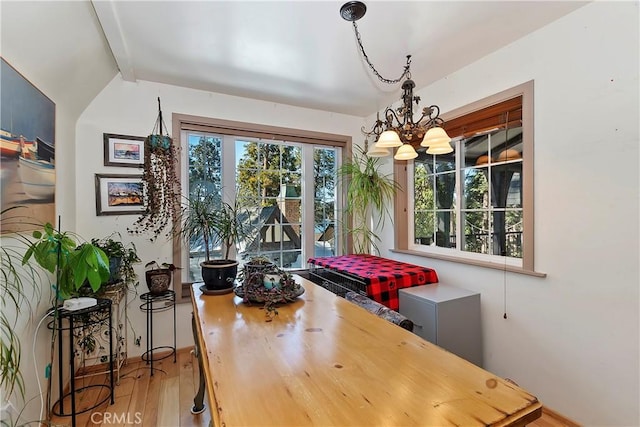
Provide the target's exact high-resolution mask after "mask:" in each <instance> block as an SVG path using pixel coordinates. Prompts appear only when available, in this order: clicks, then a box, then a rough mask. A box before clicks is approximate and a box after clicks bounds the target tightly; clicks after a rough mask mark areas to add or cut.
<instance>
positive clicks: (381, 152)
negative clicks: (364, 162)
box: [367, 144, 391, 157]
mask: <svg viewBox="0 0 640 427" xmlns="http://www.w3.org/2000/svg"><path fill="white" fill-rule="evenodd" d="M390 154H391V150H389V149H388V148H383V147H379V146H378V144H373V146H372V148H371V150H369V151H367V156H369V157H386V156H388V155H390Z"/></svg>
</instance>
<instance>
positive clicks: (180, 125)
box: [171, 113, 352, 302]
mask: <svg viewBox="0 0 640 427" xmlns="http://www.w3.org/2000/svg"><path fill="white" fill-rule="evenodd" d="M171 124H172V138H173V140H174V141H175V143H176V145H177V146H178V147H180V148H181V150H182V147H183V141H182V135H183V134H184V133H186V131H194V132H203V133H208V134H217V135H222V136H239V137H245V138H247V139H269V140H271V139H275V140H281V141H287V142H294V143H300V144H301V145H303V146H305V145H306V146H309V147H310V148H311V152H313V151H312V146H313V145H315V146H326V147H337V148H341V149H342V156H341V157H339V158H338V162H341V161H344V159H346V158H348V157H350V155H351V152H352V137H351V136H348V135H340V134H333V133H327V132H318V131H311V130H303V129H294V128H286V127H279V126H271V125H264V124H258V123H247V122H239V121H233V120H225V119H217V118H211V117H203V116H194V115H190V114H183V113H173V114H172V121H171ZM223 150H224V148H223ZM303 151H304V150H303ZM183 157H184V156H183V155H182V154H181V155H180V161H179V162H178V164H177V166H176V167H177V174H178V176H180V177H182V173H183V172H182V168H183V167H184V165H183V163H182V162H183ZM303 162H305V157H304V155H303ZM303 167H304V166H303ZM223 173H225V172H224V170H223ZM338 181H339V180H338ZM336 186H337V191H336V194H337V199H339V202H340V203H341V204H344V203H345V194H344V191H343V189H342V185H341V184H340V183H339V182H336ZM311 199H313V195H311ZM306 201H308V199H305V200H304V201H303V203H305V202H306ZM336 203H338V200H336ZM305 211H306V209H303V217H304V215H305ZM311 218H312V219H313V210H312V212H311ZM179 233H180V227H179V224H178V225H177V226H175V227H174V236H173V238H172V248H173V263H174V265H176V266H177V267H178V268H179V269H177V270H176V271H174V273H173V283H174V284H176V283H180V284H181V287H180V288H178V287H177V286H175V285H174V289H175V290H176V294H177V296H178V300H180V301H181V302H188V301H189V298H190V295H191V283H189V282H183V281H182V271H181V268H182V249H183V247H184V245H183V242H182V239H181V238H180V236H179ZM348 244H349V242H347V248H348Z"/></svg>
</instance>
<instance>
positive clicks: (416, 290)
mask: <svg viewBox="0 0 640 427" xmlns="http://www.w3.org/2000/svg"><path fill="white" fill-rule="evenodd" d="M399 298H400V309H399V311H400V313H401V314H402V315H404V316H406V317H407V318H409V319H411V321H413V323H414V327H413V332H414V333H416V334H417V335H419V336H421V337H422V338H424V339H425V340H427V341H429V342H431V343H433V344H436V345H438V346H439V347H442V348H444V349H445V350H448V351H450V352H451V353H453V354H456V355H458V356H460V357H462V358H463V359H466V360H468V361H469V362H471V363H473V364H475V365H477V366H482V326H481V320H480V294H479V293H477V292H472V291H469V290H467V289H462V288H457V287H455V286H450V285H446V284H443V283H435V284H432V285H423V286H415V287H412V288H404V289H400V291H399Z"/></svg>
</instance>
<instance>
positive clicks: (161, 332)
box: [74, 76, 362, 357]
mask: <svg viewBox="0 0 640 427" xmlns="http://www.w3.org/2000/svg"><path fill="white" fill-rule="evenodd" d="M158 97H160V99H161V103H162V111H163V117H164V118H165V122H166V125H167V126H168V127H169V132H171V114H172V113H182V114H191V115H197V116H205V117H214V118H219V119H228V120H236V121H244V122H249V123H263V124H268V125H272V126H282V127H289V128H297V129H305V130H313V131H318V132H327V133H334V134H342V135H350V136H355V138H358V139H360V136H359V132H360V126H361V125H362V118H358V117H353V116H346V115H341V114H335V113H329V112H324V111H317V110H309V109H303V108H297V107H291V106H287V105H283V104H274V103H270V102H264V101H257V100H250V99H246V98H238V97H233V96H227V95H221V94H215V93H210V92H204V91H198V90H192V89H185V88H180V87H176V86H169V85H163V84H157V83H150V82H145V81H140V82H137V83H131V82H125V81H123V80H122V79H121V77H120V76H116V77H115V78H114V79H113V80H112V81H111V82H110V84H109V85H107V87H106V88H105V89H104V90H103V91H102V92H101V93H100V94H99V95H98V96H97V97H96V98H95V99H94V100H93V102H92V103H91V104H90V105H89V107H87V109H86V110H85V111H84V113H83V114H82V115H81V117H80V119H79V120H78V123H77V126H76V137H77V138H76V164H75V167H74V170H75V173H76V177H75V179H76V187H77V193H76V198H77V200H79V201H83V202H79V203H78V204H77V205H76V212H75V213H76V217H77V231H78V232H79V233H80V234H81V235H83V236H103V235H108V234H109V233H110V232H112V231H114V230H116V231H119V232H120V233H121V234H122V237H123V239H124V240H125V241H129V240H130V241H132V242H134V244H135V245H136V248H137V249H138V253H139V255H140V257H141V258H142V260H143V262H142V263H141V264H140V265H138V267H137V269H136V270H137V272H138V275H139V277H140V278H141V284H140V287H139V288H138V294H142V293H144V292H147V288H146V285H145V283H144V268H143V265H144V264H145V263H146V262H148V261H151V260H159V261H161V262H162V261H169V262H171V261H172V259H171V256H172V247H171V242H170V241H167V240H165V239H162V237H160V238H159V239H158V240H157V241H156V242H155V243H151V242H149V241H148V240H149V239H148V237H149V236H147V237H139V236H129V235H128V234H127V233H126V228H127V227H128V226H131V225H132V223H133V221H135V219H136V218H137V216H133V215H122V216H96V211H95V202H94V200H95V189H94V184H93V182H94V174H96V173H126V174H131V173H136V172H137V173H140V171H139V170H135V169H131V168H118V167H105V166H104V165H103V157H102V146H103V145H102V144H103V142H102V134H103V133H117V134H124V135H138V136H146V135H148V134H149V133H151V131H152V129H153V126H154V123H155V121H156V117H157V114H158V106H157V105H158V104H157V98H158ZM176 263H177V261H176ZM130 300H131V303H130V305H129V317H130V319H131V320H132V322H133V324H134V325H135V328H136V330H137V331H136V332H137V333H136V335H142V338H143V339H142V343H143V345H144V342H145V338H146V335H145V317H144V313H142V312H140V310H139V309H138V306H139V303H138V304H136V302H137V300H139V297H136V296H135V295H130ZM134 300H135V301H134ZM190 313H191V305H190V304H181V305H179V306H178V314H177V315H178V331H179V333H178V347H179V348H181V347H187V346H191V345H193V339H192V336H191V323H190V321H191V317H190V316H191V314H190ZM157 316H158V318H155V319H156V320H155V321H156V323H155V331H154V341H155V342H157V343H158V345H159V344H160V342H161V341H163V342H164V343H169V342H170V340H169V339H170V333H171V331H170V328H168V327H167V326H166V325H168V322H170V320H171V317H170V313H168V312H164V313H158V314H157ZM161 316H162V317H161ZM158 319H161V320H158ZM163 324H164V325H163ZM160 325H163V326H162V327H159V326H160ZM133 339H134V335H133V334H131V333H130V334H129V357H134V356H138V355H140V354H141V353H142V352H143V351H144V350H145V349H144V348H140V347H135V346H134V345H133V341H132V340H133ZM167 340H169V341H167Z"/></svg>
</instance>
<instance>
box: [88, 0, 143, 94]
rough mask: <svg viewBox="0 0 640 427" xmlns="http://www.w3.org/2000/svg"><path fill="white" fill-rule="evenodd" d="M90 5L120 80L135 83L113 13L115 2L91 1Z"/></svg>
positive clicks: (128, 56)
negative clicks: (94, 12)
mask: <svg viewBox="0 0 640 427" xmlns="http://www.w3.org/2000/svg"><path fill="white" fill-rule="evenodd" d="M91 3H92V4H93V8H94V10H95V11H96V15H97V17H98V21H99V22H100V26H101V27H102V32H103V33H104V36H105V38H106V39H107V43H109V47H110V48H111V53H112V54H113V57H114V59H115V60H116V64H117V65H118V69H119V70H120V74H121V75H122V78H123V79H124V80H126V81H129V82H135V81H136V76H135V73H134V72H133V64H132V62H131V56H130V55H129V51H128V49H127V43H126V40H125V39H124V35H123V34H122V28H121V27H120V21H119V20H118V15H117V14H116V11H115V2H114V1H112V0H100V1H95V0H92V1H91Z"/></svg>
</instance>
